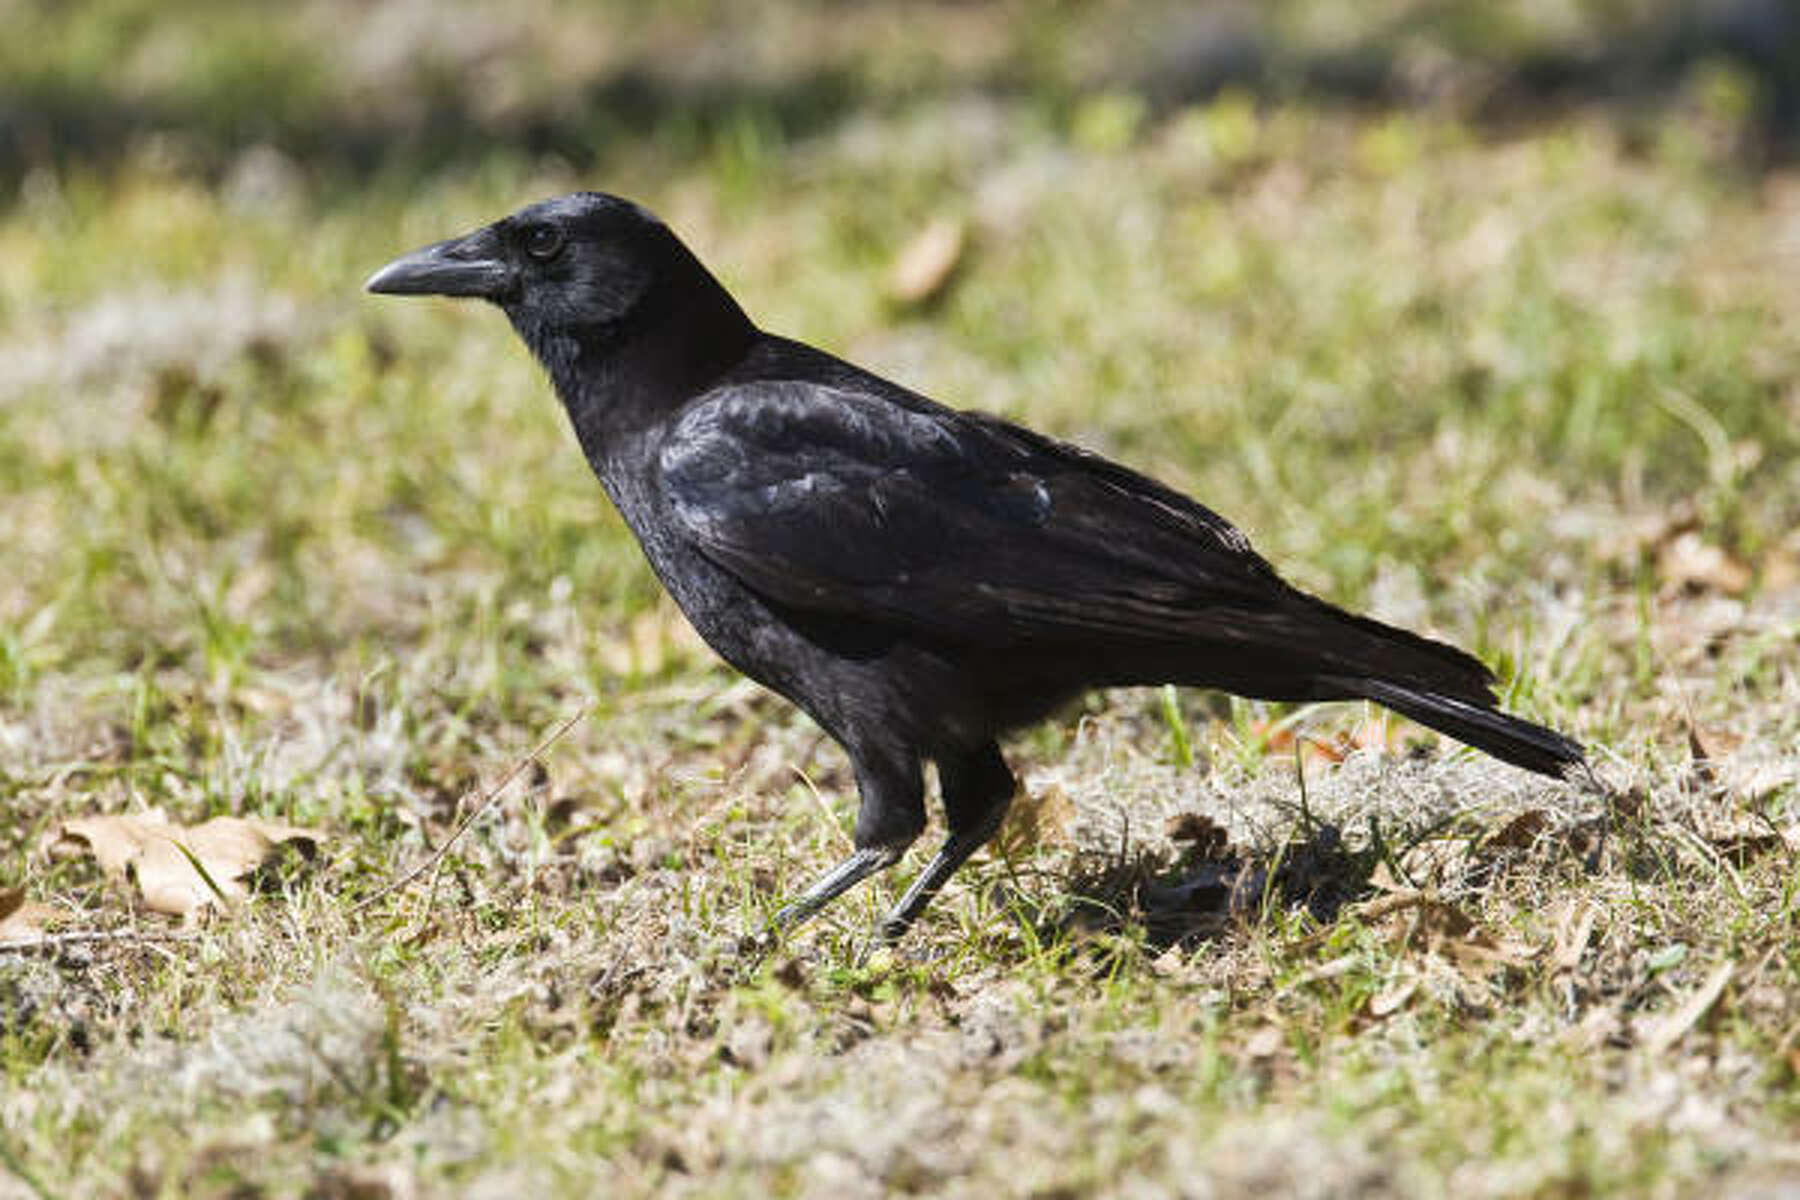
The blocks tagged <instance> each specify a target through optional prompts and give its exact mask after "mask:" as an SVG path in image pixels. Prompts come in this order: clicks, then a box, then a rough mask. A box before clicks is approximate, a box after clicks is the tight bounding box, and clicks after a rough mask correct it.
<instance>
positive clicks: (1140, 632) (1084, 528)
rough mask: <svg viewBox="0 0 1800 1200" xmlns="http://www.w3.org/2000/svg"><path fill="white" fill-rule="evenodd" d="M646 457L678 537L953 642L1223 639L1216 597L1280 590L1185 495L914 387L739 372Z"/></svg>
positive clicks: (1266, 600) (743, 574)
mask: <svg viewBox="0 0 1800 1200" xmlns="http://www.w3.org/2000/svg"><path fill="white" fill-rule="evenodd" d="M907 399H908V400H911V399H912V398H911V397H907ZM659 465H660V469H661V483H662V488H663V492H664V495H665V497H666V499H667V501H668V504H669V508H670V510H671V512H672V513H673V515H674V516H675V518H676V520H677V521H678V522H679V524H680V526H681V527H682V529H683V530H684V532H685V533H686V535H687V536H688V537H689V538H691V539H692V540H693V542H694V543H695V544H697V545H698V546H699V548H700V550H701V552H702V553H704V554H705V555H706V556H707V557H708V558H710V559H712V560H713V561H714V562H715V563H717V564H718V565H720V566H722V567H723V568H724V569H726V570H728V571H730V572H732V573H733V574H734V575H736V576H737V577H738V578H739V579H741V580H743V581H744V582H745V583H746V584H747V585H748V586H749V587H751V588H752V589H754V590H756V591H757V592H759V593H761V594H763V595H765V596H767V597H769V598H771V599H773V600H775V601H777V602H779V603H781V604H784V605H788V606H792V607H796V608H802V609H809V610H814V611H820V612H827V613H839V614H844V615H850V616H856V617H859V618H863V619H869V620H876V621H880V622H883V623H885V624H888V625H891V626H896V627H901V628H906V629H912V630H918V631H920V632H926V633H929V634H931V635H933V636H935V637H939V638H944V639H947V640H951V641H958V642H979V643H980V644H983V645H988V646H995V645H1004V644H1014V643H1018V642H1022V641H1040V640H1045V641H1057V640H1063V639H1067V638H1083V639H1093V638H1096V637H1097V638H1101V639H1104V640H1110V639H1114V638H1119V639H1126V640H1130V641H1148V642H1159V641H1163V640H1165V639H1169V638H1186V637H1192V636H1194V634H1195V633H1196V632H1197V631H1199V630H1202V629H1203V630H1205V631H1206V632H1207V633H1208V634H1209V635H1210V636H1214V637H1217V636H1220V635H1223V636H1226V637H1230V636H1231V634H1230V632H1229V629H1227V628H1222V626H1231V625H1233V624H1234V622H1232V621H1231V620H1229V619H1226V620H1224V621H1221V619H1220V618H1221V616H1222V615H1223V614H1225V613H1230V612H1237V613H1241V614H1245V615H1248V614H1249V613H1251V612H1268V611H1270V610H1271V609H1273V608H1277V607H1279V603H1278V602H1279V600H1280V599H1281V597H1282V596H1283V595H1284V594H1285V595H1292V594H1293V593H1292V592H1291V591H1290V590H1289V589H1288V588H1287V587H1286V585H1285V584H1282V583H1281V582H1280V581H1279V580H1278V579H1277V578H1276V576H1275V574H1274V572H1273V570H1272V569H1271V568H1270V567H1269V566H1268V564H1267V563H1265V562H1264V561H1263V560H1262V559H1261V558H1260V557H1259V556H1257V554H1256V553H1255V552H1254V551H1253V550H1251V548H1250V544H1249V542H1248V541H1247V540H1246V539H1245V538H1244V536H1243V534H1241V533H1239V532H1238V530H1237V529H1235V528H1234V527H1233V526H1232V525H1231V524H1230V523H1229V522H1227V521H1225V520H1224V518H1222V517H1220V516H1218V515H1217V514H1216V513H1213V512H1211V511H1210V510H1208V509H1205V508H1203V507H1201V506H1200V505H1198V504H1195V503H1194V502H1193V501H1191V500H1189V499H1187V498H1186V497H1184V496H1181V495H1180V494H1179V493H1177V492H1174V491H1172V490H1170V489H1168V488H1166V487H1163V486H1162V485H1161V484H1158V483H1156V482H1155V481H1153V480H1151V479H1148V478H1146V477H1144V476H1141V475H1138V474H1136V473H1135V472H1132V471H1129V470H1126V469H1125V468H1123V467H1119V466H1117V465H1115V464H1113V463H1110V462H1107V461H1106V460H1104V459H1102V458H1099V457H1098V456H1096V455H1092V454H1088V453H1086V452H1084V451H1080V450H1077V449H1075V448H1073V447H1070V446H1066V445H1063V444H1061V443H1058V442H1055V441H1052V440H1051V439H1048V438H1044V437H1042V436H1040V435H1038V434H1034V433H1031V432H1030V431H1028V430H1024V429H1020V428H1018V427H1016V426H1013V425H1009V424H1007V423H1005V422H1002V421H999V420H996V419H994V418H988V417H982V416H977V415H973V414H967V413H960V412H955V411H952V410H949V409H943V408H939V407H937V406H935V405H929V404H927V403H924V402H921V403H918V404H909V403H902V402H897V401H895V400H891V399H887V398H883V397H879V396H872V395H868V394H866V393H862V392H857V391H849V390H845V389H841V388H835V387H828V386H824V385H821V384H816V383H801V382H793V383H758V384H747V385H739V386H736V387H732V388H729V389H726V390H723V391H721V392H718V393H715V394H713V395H712V396H710V397H707V398H705V399H703V400H702V401H701V402H700V403H698V404H697V405H696V406H694V407H693V408H691V409H690V410H689V411H688V412H687V413H685V414H684V415H683V417H682V419H681V420H680V421H679V422H678V424H677V425H676V426H675V428H674V429H673V430H672V431H671V432H670V435H669V436H668V438H667V440H666V441H665V442H664V444H663V448H662V450H661V454H660V461H659ZM1252 624H1257V622H1254V621H1253V622H1252ZM1243 633H1244V636H1247V637H1250V636H1254V638H1255V640H1262V639H1263V638H1266V637H1267V636H1268V633H1269V631H1268V630H1266V629H1262V630H1257V631H1255V632H1254V635H1253V634H1252V631H1251V630H1249V629H1245V630H1244V631H1243Z"/></svg>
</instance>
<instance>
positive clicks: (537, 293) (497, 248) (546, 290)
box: [365, 192, 751, 396]
mask: <svg viewBox="0 0 1800 1200" xmlns="http://www.w3.org/2000/svg"><path fill="white" fill-rule="evenodd" d="M365 286H366V287H367V288H368V290H369V291H371V292H381V293H387V294H394V295H435V296H473V297H477V298H479V299H483V300H491V301H492V302H494V303H495V304H497V305H499V306H500V307H501V308H502V309H503V310H505V312H506V315H507V316H508V317H509V318H510V319H511V320H512V323H513V327H514V328H515V329H517V330H518V331H519V334H520V336H521V337H523V338H524V339H525V341H526V343H527V344H528V345H529V346H530V347H531V348H532V350H533V351H534V352H535V353H536V354H537V355H538V357H539V358H540V359H542V360H543V361H544V363H545V365H546V366H548V367H549V368H550V371H551V374H552V375H553V376H555V377H557V381H558V386H559V388H561V387H563V385H564V384H565V383H569V382H572V381H571V380H569V379H565V376H566V375H568V374H569V372H570V371H572V370H573V369H574V366H575V365H576V364H577V363H590V364H591V363H593V362H595V361H598V360H603V359H608V358H612V357H614V356H615V355H616V354H617V353H618V352H620V351H621V350H622V349H624V348H626V347H630V346H634V345H635V346H637V347H638V348H639V349H640V350H645V349H647V350H648V351H649V352H650V354H651V356H652V357H656V358H667V357H668V356H667V354H666V353H660V352H663V351H667V350H670V349H674V348H677V347H685V349H684V350H683V352H684V353H685V354H688V355H690V356H693V357H695V358H696V359H697V360H704V359H705V358H706V357H707V354H706V351H705V350H704V349H702V350H700V351H699V352H698V353H696V351H695V348H694V347H695V343H696V342H697V341H698V342H700V343H701V344H702V345H703V346H704V345H707V344H718V345H720V346H724V347H727V348H729V347H730V346H731V345H732V344H733V343H734V342H736V341H738V340H739V339H740V338H742V337H747V334H748V331H749V330H750V329H751V326H750V323H749V321H748V319H747V318H745V317H744V315H743V313H742V311H741V310H740V309H739V308H738V307H737V304H736V303H735V302H734V301H733V300H732V299H731V297H730V295H729V294H728V293H727V292H726V291H725V289H724V288H723V287H721V286H720V285H719V284H718V282H717V281H716V280H714V279H713V277H712V276H711V275H710V274H708V273H707V271H706V268H705V267H703V266H702V265H701V264H700V262H699V260H697V259H696V258H695V257H694V256H693V254H692V253H690V252H689V251H688V249H687V247H685V246H683V245H682V244H681V241H680V240H679V239H678V238H676V236H675V235H674V234H673V233H672V232H670V230H669V228H668V227H667V226H666V225H664V224H663V223H662V222H661V221H659V220H658V219H657V218H656V217H655V216H653V215H651V214H650V213H649V212H646V211H645V210H644V209H642V208H640V207H638V206H637V205H636V204H633V203H632V202H631V201H629V200H623V199H620V198H619V197H617V196H609V195H607V194H605V193H603V192H575V193H572V194H570V195H567V196H558V197H556V198H554V199H551V200H545V201H542V202H541V203H538V204H533V205H530V206H529V207H526V208H522V209H520V210H519V211H518V212H516V213H513V214H512V215H511V216H509V217H503V218H501V219H500V220H498V221H495V222H494V223H493V224H492V225H484V226H483V227H481V228H480V229H477V230H475V231H473V232H472V233H467V234H464V235H462V236H461V237H454V238H449V239H446V240H445V241H441V242H436V243H434V244H432V245H430V246H426V247H425V248H424V249H422V250H415V251H413V252H412V253H411V254H408V255H405V256H403V257H401V258H397V259H395V260H394V261H393V262H391V263H389V264H388V265H387V266H385V267H383V268H381V270H379V271H377V272H375V274H374V275H372V276H370V278H369V281H368V283H367V284H366V285H365ZM721 331H723V334H724V336H721ZM738 349H739V350H740V351H741V346H740V347H738ZM675 365H680V364H663V369H664V370H667V369H671V367H672V366H675ZM696 365H704V364H703V362H698V361H697V363H696ZM566 394H567V393H565V396H566Z"/></svg>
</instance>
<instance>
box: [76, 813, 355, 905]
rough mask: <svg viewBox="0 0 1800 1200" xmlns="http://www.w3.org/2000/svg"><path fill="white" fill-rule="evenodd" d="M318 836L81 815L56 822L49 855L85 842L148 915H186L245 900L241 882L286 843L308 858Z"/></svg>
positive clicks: (281, 829) (264, 826)
mask: <svg viewBox="0 0 1800 1200" xmlns="http://www.w3.org/2000/svg"><path fill="white" fill-rule="evenodd" d="M320 840H321V835H320V834H318V833H316V832H314V831H312V830H310V829H299V828H295V827H294V826H291V825H278V824H275V823H272V822H269V821H257V820H248V819H245V818H242V817H214V818H213V819H212V820H210V821H206V822H203V823H202V824H199V825H195V826H193V827H191V828H190V827H186V826H181V825H171V824H169V823H168V822H166V821H162V820H160V819H156V818H154V817H86V818H82V819H80V820H75V821H65V822H63V824H62V826H61V828H60V829H59V830H58V831H57V834H56V843H57V844H56V845H53V847H52V852H53V853H57V852H60V853H67V852H68V850H69V848H70V847H71V846H76V847H78V846H80V845H83V844H85V845H86V847H87V849H88V851H89V852H90V853H91V854H92V855H93V856H94V859H95V861H96V862H98V863H99V864H100V867H101V869H102V870H103V871H105V872H106V873H107V874H108V875H110V876H112V877H113V878H115V879H131V880H133V881H134V882H135V883H136V884H137V888H138V891H139V892H140V893H141V894H142V895H143V898H144V904H145V906H146V907H147V908H149V909H150V910H151V911H152V912H160V913H169V914H171V915H174V916H180V917H186V916H190V915H192V914H193V913H195V912H198V911H199V910H201V909H203V908H206V907H207V906H209V905H215V904H218V903H220V902H221V901H235V900H239V899H242V898H243V897H244V896H245V895H247V894H248V892H247V889H246V888H245V886H244V880H245V879H246V878H247V877H248V876H249V875H250V874H251V873H252V872H253V871H255V870H256V869H257V868H258V867H260V866H262V865H263V864H264V863H265V862H267V861H268V860H269V859H270V858H272V857H274V855H275V854H276V853H277V852H278V851H279V850H280V849H281V847H283V846H285V845H288V844H290V843H292V844H294V845H296V846H297V847H298V848H299V849H300V850H301V852H302V853H304V854H307V855H310V854H311V853H312V852H313V850H314V848H315V847H316V846H317V844H318V843H319V841H320Z"/></svg>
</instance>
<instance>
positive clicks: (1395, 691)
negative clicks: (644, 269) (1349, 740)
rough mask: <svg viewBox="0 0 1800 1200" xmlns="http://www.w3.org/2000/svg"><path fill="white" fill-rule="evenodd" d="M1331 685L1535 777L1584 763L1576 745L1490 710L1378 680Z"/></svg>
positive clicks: (1558, 775) (1550, 731) (1560, 775)
mask: <svg viewBox="0 0 1800 1200" xmlns="http://www.w3.org/2000/svg"><path fill="white" fill-rule="evenodd" d="M1330 682H1332V683H1334V684H1336V685H1338V686H1340V687H1342V688H1343V689H1344V690H1345V691H1347V692H1349V693H1351V694H1352V695H1357V696H1363V697H1366V698H1367V699H1370V700H1374V701H1375V702H1377V703H1378V704H1383V705H1386V706H1387V707H1388V708H1391V709H1393V710H1394V711H1395V712H1397V713H1399V714H1401V715H1402V716H1406V717H1411V718H1412V719H1413V720H1415V721H1417V722H1418V723H1419V724H1421V725H1429V726H1430V727H1431V728H1433V729H1435V730H1437V731H1438V732H1439V733H1446V734H1449V735H1450V736H1451V737H1453V738H1455V739H1456V740H1457V741H1459V742H1466V743H1467V744H1469V745H1471V746H1473V747H1475V748H1476V749H1477V750H1485V751H1487V752H1488V753H1489V754H1491V755H1493V756H1494V757H1495V758H1498V759H1501V760H1502V761H1504V762H1509V763H1512V764H1513V765H1514V766H1516V767H1524V768H1525V769H1526V770H1527V771H1536V772H1537V773H1538V774H1540V775H1550V776H1553V777H1555V778H1559V779H1560V778H1563V777H1564V776H1565V775H1566V774H1567V773H1568V770H1569V768H1571V767H1574V766H1577V765H1579V764H1581V763H1584V762H1586V761H1587V754H1586V753H1585V752H1584V751H1583V750H1582V748H1581V745H1580V744H1579V743H1578V742H1574V741H1571V740H1570V739H1568V738H1566V737H1564V736H1563V735H1562V734H1560V733H1557V732H1556V731H1555V730H1553V729H1545V728H1544V727H1543V726H1542V725H1534V724H1532V723H1531V722H1530V721H1526V720H1523V719H1521V718H1519V717H1514V716H1509V715H1507V714H1506V713H1503V712H1501V711H1500V710H1499V709H1498V708H1494V707H1492V706H1491V705H1489V706H1482V705H1477V704H1471V703H1469V702H1468V701H1466V700H1458V699H1456V698H1454V697H1452V696H1445V695H1442V694H1439V693H1436V692H1430V691H1425V690H1422V689H1418V688H1413V687H1409V686H1407V685H1405V684H1400V683H1391V682H1388V681H1386V680H1381V679H1345V678H1338V679H1334V680H1331V681H1330Z"/></svg>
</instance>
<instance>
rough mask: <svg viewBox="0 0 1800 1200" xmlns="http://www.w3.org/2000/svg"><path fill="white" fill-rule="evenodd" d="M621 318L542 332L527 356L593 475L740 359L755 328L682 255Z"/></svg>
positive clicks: (727, 295) (695, 263)
mask: <svg viewBox="0 0 1800 1200" xmlns="http://www.w3.org/2000/svg"><path fill="white" fill-rule="evenodd" d="M684 257H686V258H687V262H685V263H678V264H675V269H674V270H669V269H665V271H664V273H663V274H662V276H661V277H660V278H659V280H658V283H657V285H656V286H655V287H654V288H653V289H652V291H651V292H650V293H649V294H648V295H646V296H645V297H644V299H643V301H642V302H641V303H640V304H639V305H638V306H637V307H636V308H634V309H633V310H632V311H631V312H630V313H629V314H627V315H626V316H625V317H624V318H622V319H620V320H618V321H616V322H610V323H605V324H598V325H595V326H591V327H588V328H584V329H575V330H563V331H554V332H546V333H545V334H544V335H543V336H542V337H541V338H540V339H534V342H535V343H536V344H534V345H533V347H532V348H533V349H534V350H535V351H536V352H537V356H538V358H539V360H540V361H541V362H543V364H544V366H545V367H546V368H547V369H548V371H549V373H550V378H551V381H552V382H553V383H554V384H555V386H556V391H557V395H558V396H559V397H560V398H561V399H562V402H563V405H564V407H565V408H566V409H567V410H568V413H569V420H570V421H571V422H572V423H573V424H574V426H575V433H576V436H577V437H579V438H580V439H581V447H582V450H583V451H584V452H585V453H586V454H587V457H588V461H589V462H590V463H592V464H593V465H594V468H595V470H597V471H601V472H602V474H606V473H608V472H607V471H606V467H607V466H608V465H610V461H611V460H612V459H613V458H614V457H615V454H616V452H617V451H618V450H619V449H620V448H621V447H622V446H623V445H624V444H625V443H628V442H634V441H636V440H637V438H638V436H639V435H641V434H643V433H645V432H647V431H649V430H651V429H653V428H655V427H656V426H658V425H660V424H662V423H664V422H666V421H667V420H668V418H669V417H670V415H671V414H673V413H674V412H675V411H676V410H678V409H679V408H681V407H682V406H683V405H685V404H686V403H687V402H688V401H689V400H691V399H693V398H694V397H695V396H698V395H700V394H701V393H703V392H705V391H706V390H707V389H708V388H710V387H711V386H712V385H713V384H714V383H716V382H717V381H718V380H719V379H720V378H721V377H722V376H724V375H725V374H726V373H728V372H729V371H730V370H731V369H732V368H733V367H735V366H737V365H738V364H739V363H740V362H742V361H743V359H744V356H745V355H746V354H748V353H749V351H750V349H751V347H752V346H753V345H754V344H755V341H756V339H757V338H758V337H759V336H760V335H759V333H758V331H757V329H756V326H755V325H753V324H751V322H750V319H749V317H747V316H745V315H744V311H743V310H742V309H741V308H739V307H738V305H737V302H736V301H735V300H733V299H732V298H731V295H730V293H728V292H727V291H726V290H725V289H724V288H723V287H722V286H720V284H719V283H718V282H717V281H716V280H714V279H713V278H712V276H711V275H710V274H708V273H707V272H706V269H705V268H704V267H702V266H701V265H700V264H699V262H698V261H696V260H694V259H693V258H692V256H688V255H684Z"/></svg>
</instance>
